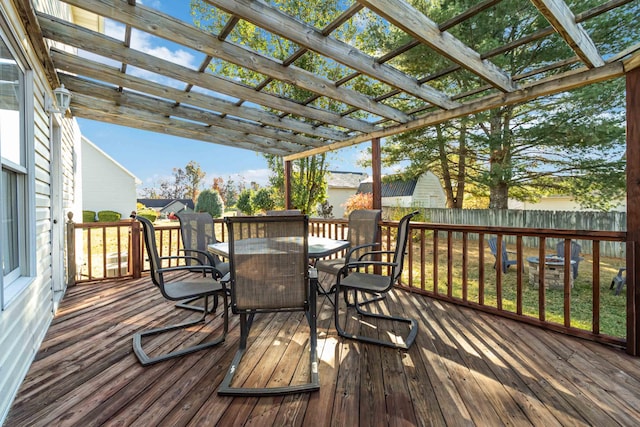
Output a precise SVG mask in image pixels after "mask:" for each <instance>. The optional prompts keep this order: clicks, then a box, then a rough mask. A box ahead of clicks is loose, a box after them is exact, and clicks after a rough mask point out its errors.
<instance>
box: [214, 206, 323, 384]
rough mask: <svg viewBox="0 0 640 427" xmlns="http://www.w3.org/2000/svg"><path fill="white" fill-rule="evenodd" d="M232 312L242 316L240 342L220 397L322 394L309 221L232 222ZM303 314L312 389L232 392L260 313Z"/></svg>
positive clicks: (240, 219)
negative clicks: (307, 336) (235, 376)
mask: <svg viewBox="0 0 640 427" xmlns="http://www.w3.org/2000/svg"><path fill="white" fill-rule="evenodd" d="M226 223H227V227H228V229H229V264H230V267H231V268H230V280H231V281H230V286H231V309H232V310H233V312H234V313H236V314H239V315H240V342H239V347H238V351H237V352H236V354H235V356H234V358H233V361H232V362H231V366H230V367H229V370H228V372H227V374H226V376H225V378H224V380H223V381H222V384H221V385H220V388H219V389H218V394H220V395H231V396H236V395H240V396H274V395H285V394H290V393H301V392H311V391H315V390H318V389H319V388H320V382H319V377H318V355H317V331H316V289H315V287H316V282H317V280H316V279H315V278H314V279H313V280H312V281H311V280H310V277H309V276H310V275H309V257H308V228H309V220H308V217H307V216H305V215H295V216H271V217H270V216H262V217H229V218H227V219H226ZM282 311H303V312H305V314H306V318H307V321H308V323H309V373H310V374H309V375H310V379H309V381H308V382H307V383H303V384H295V385H289V386H280V387H267V386H265V387H251V386H247V385H246V384H238V385H234V386H232V385H231V383H232V382H233V378H234V374H235V373H237V372H238V370H239V367H240V364H241V361H242V358H243V356H244V354H245V352H246V351H247V339H248V337H249V332H250V329H251V324H252V323H253V317H254V315H255V314H258V313H265V312H282Z"/></svg>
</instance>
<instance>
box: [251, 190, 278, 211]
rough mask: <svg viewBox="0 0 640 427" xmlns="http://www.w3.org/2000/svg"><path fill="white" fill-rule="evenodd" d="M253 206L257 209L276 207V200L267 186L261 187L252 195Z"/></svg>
mask: <svg viewBox="0 0 640 427" xmlns="http://www.w3.org/2000/svg"><path fill="white" fill-rule="evenodd" d="M251 206H253V209H254V210H255V211H262V212H266V211H270V210H272V209H273V208H274V207H275V201H274V200H273V197H272V196H271V192H270V191H269V190H268V189H267V188H261V189H259V190H258V191H256V192H255V193H253V195H252V196H251Z"/></svg>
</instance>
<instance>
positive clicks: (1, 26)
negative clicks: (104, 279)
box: [0, 11, 37, 311]
mask: <svg viewBox="0 0 640 427" xmlns="http://www.w3.org/2000/svg"><path fill="white" fill-rule="evenodd" d="M0 12H1V11H0ZM0 38H1V39H2V41H3V42H4V43H5V44H6V45H7V47H8V49H9V51H10V52H11V55H12V56H13V57H14V58H15V60H16V62H17V65H18V67H20V69H21V71H22V73H23V79H22V84H23V87H22V91H23V96H24V98H23V99H24V106H23V111H22V113H23V115H24V116H23V123H22V129H21V135H22V137H21V141H20V143H21V144H24V149H25V152H24V159H23V161H24V165H17V164H15V163H13V162H11V161H9V160H3V161H2V167H3V168H6V169H8V170H12V171H14V172H16V173H18V174H20V175H22V177H23V179H20V181H21V183H19V184H18V186H19V188H18V191H19V196H18V197H22V198H23V203H22V204H21V205H22V206H21V207H20V210H19V212H18V216H19V218H21V220H22V221H24V223H23V224H21V225H20V226H19V228H20V229H19V230H18V232H19V241H20V242H23V245H21V247H20V248H19V251H20V257H21V258H20V267H19V271H20V272H19V276H18V278H16V279H15V280H11V281H10V282H9V283H5V281H4V277H3V276H2V275H0V311H4V310H5V309H6V308H7V307H8V306H9V305H10V304H11V302H12V301H14V300H15V299H16V298H17V297H18V296H19V295H20V294H21V293H22V292H24V291H25V290H26V289H27V288H28V287H29V286H30V285H31V284H32V283H34V282H35V280H36V273H37V253H36V226H35V225H36V213H35V210H36V209H35V208H36V194H35V193H36V183H35V129H34V127H35V122H34V117H35V111H34V109H35V105H34V104H35V101H34V72H33V70H31V69H30V68H29V63H28V61H27V60H26V56H25V55H24V53H23V51H22V50H21V48H20V45H19V44H18V43H17V41H16V36H15V33H14V32H13V31H12V29H11V28H10V27H9V26H8V25H7V20H6V16H5V15H4V13H0ZM0 155H1V153H0ZM0 179H2V178H1V176H0Z"/></svg>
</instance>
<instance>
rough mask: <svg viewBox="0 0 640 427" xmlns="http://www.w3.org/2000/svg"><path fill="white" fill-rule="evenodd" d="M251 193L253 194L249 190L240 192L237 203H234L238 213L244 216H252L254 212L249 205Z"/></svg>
mask: <svg viewBox="0 0 640 427" xmlns="http://www.w3.org/2000/svg"><path fill="white" fill-rule="evenodd" d="M252 193H253V192H252V191H251V190H248V189H245V190H242V192H241V193H240V196H238V202H237V203H236V207H237V208H238V210H239V211H240V212H242V213H243V214H245V215H253V212H254V208H253V206H252V205H251V195H252Z"/></svg>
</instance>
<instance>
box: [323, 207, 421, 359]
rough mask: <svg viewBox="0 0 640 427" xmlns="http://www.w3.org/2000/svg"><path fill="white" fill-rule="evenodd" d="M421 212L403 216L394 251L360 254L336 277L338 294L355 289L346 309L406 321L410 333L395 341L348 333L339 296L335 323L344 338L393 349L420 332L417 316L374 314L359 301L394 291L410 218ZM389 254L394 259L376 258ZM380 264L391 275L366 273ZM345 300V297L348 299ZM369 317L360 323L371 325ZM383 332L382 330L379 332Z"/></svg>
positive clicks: (364, 314) (410, 342) (370, 316)
mask: <svg viewBox="0 0 640 427" xmlns="http://www.w3.org/2000/svg"><path fill="white" fill-rule="evenodd" d="M417 214H418V212H417V211H416V212H412V213H410V214H408V215H406V216H404V217H403V218H402V219H401V220H400V223H399V224H398V233H397V240H396V247H395V250H393V251H370V252H368V253H366V254H363V255H361V256H360V257H359V259H358V260H357V261H350V262H348V263H347V264H345V265H344V266H343V267H342V268H341V269H340V271H339V272H338V274H337V276H336V295H339V294H340V292H341V291H342V292H347V291H353V298H354V304H353V305H351V306H350V305H349V304H347V307H346V311H347V315H348V311H349V309H350V308H351V307H354V308H355V309H356V311H357V312H358V314H360V315H361V316H363V317H368V318H374V319H383V320H390V321H395V322H400V323H406V324H408V325H409V332H408V333H407V335H406V337H405V338H404V339H403V340H402V341H401V342H392V341H389V340H381V339H378V338H374V337H373V336H364V335H357V334H354V333H351V332H347V331H346V330H345V329H344V328H343V327H342V326H341V325H340V309H339V306H340V298H336V301H335V305H334V320H335V324H336V330H337V331H338V335H340V336H341V337H345V338H349V339H354V340H359V341H364V342H368V343H373V344H379V345H383V346H387V347H392V348H399V349H404V350H407V349H408V348H409V347H410V346H411V344H413V341H414V340H415V338H416V335H417V333H418V323H417V322H416V321H415V320H414V319H409V318H404V317H398V316H390V315H385V314H378V313H372V312H369V311H365V310H362V309H361V304H358V293H359V292H365V293H379V294H386V293H387V292H389V290H391V288H392V287H393V285H395V284H396V282H397V281H398V279H399V278H400V275H401V274H402V268H403V266H404V257H405V251H406V249H407V241H408V239H409V221H410V220H411V218H412V217H413V216H414V215H417ZM382 254H388V255H391V254H392V255H393V258H392V260H391V261H376V260H374V258H375V257H376V256H377V255H382ZM375 265H379V266H381V267H382V269H383V270H386V271H387V272H388V274H374V273H368V272H366V267H367V266H375ZM345 299H346V298H345ZM365 322H366V320H364V321H363V322H360V327H361V328H365V327H369V325H370V324H369V323H365ZM380 334H382V332H381V333H380Z"/></svg>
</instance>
